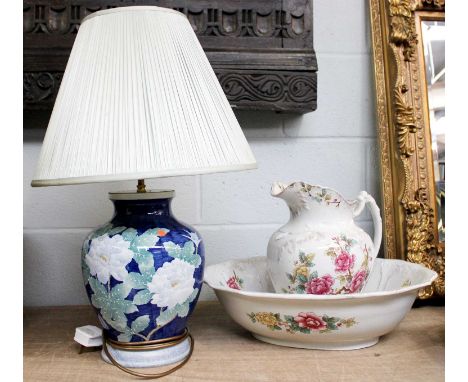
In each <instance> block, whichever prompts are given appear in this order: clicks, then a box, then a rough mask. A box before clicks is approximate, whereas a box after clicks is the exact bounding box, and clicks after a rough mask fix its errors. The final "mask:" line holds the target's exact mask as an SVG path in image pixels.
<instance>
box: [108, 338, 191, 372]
mask: <svg viewBox="0 0 468 382" xmlns="http://www.w3.org/2000/svg"><path fill="white" fill-rule="evenodd" d="M107 349H108V350H109V353H110V354H111V356H112V357H113V358H114V360H115V361H116V362H117V363H119V364H120V365H121V366H123V367H127V368H149V367H160V366H167V365H172V364H175V363H178V362H181V361H183V360H184V359H186V358H187V357H188V356H189V354H190V338H186V339H185V340H184V341H182V342H181V343H179V344H177V345H175V346H171V347H167V348H164V349H157V350H141V351H129V350H121V349H114V348H113V347H112V345H111V344H108V345H107ZM101 357H102V359H103V360H104V361H106V362H107V363H112V362H111V361H110V359H109V357H107V355H106V353H105V351H104V349H103V350H102V351H101Z"/></svg>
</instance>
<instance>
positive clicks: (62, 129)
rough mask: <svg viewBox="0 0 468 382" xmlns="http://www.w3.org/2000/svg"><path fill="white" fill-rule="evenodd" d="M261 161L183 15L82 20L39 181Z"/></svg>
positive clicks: (119, 14) (128, 14) (109, 13)
mask: <svg viewBox="0 0 468 382" xmlns="http://www.w3.org/2000/svg"><path fill="white" fill-rule="evenodd" d="M255 167H256V162H255V158H254V156H253V154H252V152H251V150H250V147H249V145H248V143H247V140H246V139H245V137H244V135H243V133H242V130H241V128H240V126H239V124H238V122H237V120H236V118H235V116H234V113H233V112H232V109H231V107H230V105H229V102H228V101H227V99H226V96H225V95H224V92H223V90H222V88H221V86H220V84H219V82H218V80H217V78H216V75H215V73H214V71H213V69H212V68H211V66H210V64H209V62H208V59H207V57H206V55H205V53H204V52H203V49H202V47H201V45H200V43H199V42H198V39H197V37H196V35H195V33H194V32H193V30H192V28H191V26H190V23H189V21H188V19H187V18H186V17H185V15H183V14H182V13H179V12H176V11H173V10H171V9H167V8H159V7H146V6H145V7H124V8H114V9H109V10H105V11H100V12H96V13H93V14H92V15H90V16H88V17H87V18H85V19H84V20H83V22H82V24H81V26H80V29H79V32H78V35H77V36H76V40H75V44H74V45H73V49H72V51H71V55H70V58H69V61H68V64H67V67H66V70H65V73H64V76H63V79H62V84H61V87H60V90H59V93H58V95H57V99H56V102H55V106H54V109H53V112H52V116H51V118H50V122H49V126H48V128H47V133H46V136H45V139H44V143H43V146H42V151H41V154H40V158H39V163H38V167H37V170H36V174H35V177H34V179H33V181H32V185H33V186H49V185H62V184H75V183H91V182H103V181H116V180H130V179H142V178H154V177H165V176H176V175H192V174H204V173H211V172H223V171H235V170H246V169H252V168H255Z"/></svg>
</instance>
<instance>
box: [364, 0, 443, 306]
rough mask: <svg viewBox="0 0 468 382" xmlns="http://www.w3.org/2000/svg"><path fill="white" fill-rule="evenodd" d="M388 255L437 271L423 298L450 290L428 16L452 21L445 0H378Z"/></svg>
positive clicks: (375, 24)
mask: <svg viewBox="0 0 468 382" xmlns="http://www.w3.org/2000/svg"><path fill="white" fill-rule="evenodd" d="M370 18H371V27H372V41H373V55H374V74H375V84H376V100H377V102H376V106H377V121H378V131H379V134H378V140H379V145H380V166H381V179H382V204H383V215H384V216H383V220H384V230H385V237H384V249H385V257H386V258H392V259H404V260H408V261H412V262H415V263H419V264H422V265H424V266H426V267H428V268H431V269H434V270H435V271H436V272H437V273H438V274H439V277H438V279H437V280H436V281H435V282H434V283H433V285H431V286H430V287H427V288H426V289H424V290H423V291H421V293H420V297H421V298H430V297H433V296H444V295H445V245H444V243H442V242H439V239H438V231H437V224H436V222H437V220H436V212H435V211H436V200H435V185H434V173H433V165H432V150H431V137H430V129H429V112H428V102H427V92H426V86H425V66H424V56H423V47H422V43H421V38H420V37H419V36H420V22H421V19H424V20H426V19H445V0H370Z"/></svg>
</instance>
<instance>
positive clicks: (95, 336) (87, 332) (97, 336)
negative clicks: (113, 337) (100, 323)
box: [74, 325, 102, 347]
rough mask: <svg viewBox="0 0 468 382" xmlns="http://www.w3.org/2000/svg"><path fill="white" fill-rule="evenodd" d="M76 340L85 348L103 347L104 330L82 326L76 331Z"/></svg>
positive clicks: (91, 326)
mask: <svg viewBox="0 0 468 382" xmlns="http://www.w3.org/2000/svg"><path fill="white" fill-rule="evenodd" d="M74 340H75V341H76V342H78V343H79V344H80V345H82V346H85V347H95V346H101V345H102V329H101V328H98V327H97V326H93V325H86V326H80V327H79V328H76V329H75V338H74Z"/></svg>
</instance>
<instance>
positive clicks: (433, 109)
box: [421, 20, 446, 241]
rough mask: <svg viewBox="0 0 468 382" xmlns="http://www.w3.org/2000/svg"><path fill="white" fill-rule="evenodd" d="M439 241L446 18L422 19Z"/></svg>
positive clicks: (442, 212) (442, 204)
mask: <svg viewBox="0 0 468 382" xmlns="http://www.w3.org/2000/svg"><path fill="white" fill-rule="evenodd" d="M421 30H422V40H423V46H424V61H425V67H426V84H427V95H428V104H429V118H430V130H431V137H432V158H433V161H434V180H435V190H436V201H437V220H438V231H439V241H445V130H446V123H445V21H434V20H422V21H421Z"/></svg>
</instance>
